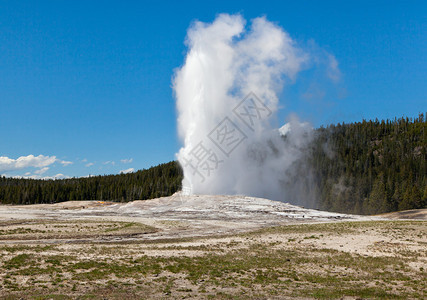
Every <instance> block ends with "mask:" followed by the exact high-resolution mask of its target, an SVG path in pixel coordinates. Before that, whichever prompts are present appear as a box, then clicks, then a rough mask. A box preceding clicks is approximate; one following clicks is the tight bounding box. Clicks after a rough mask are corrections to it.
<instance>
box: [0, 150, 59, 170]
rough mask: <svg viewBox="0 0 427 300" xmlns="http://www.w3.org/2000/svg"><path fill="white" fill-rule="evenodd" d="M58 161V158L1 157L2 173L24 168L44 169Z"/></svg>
mask: <svg viewBox="0 0 427 300" xmlns="http://www.w3.org/2000/svg"><path fill="white" fill-rule="evenodd" d="M56 161H57V159H56V156H44V155H39V156H34V155H32V154H30V155H28V156H21V157H19V158H17V159H13V158H9V157H6V156H0V172H1V171H14V170H20V169H24V168H29V167H34V168H43V167H46V166H49V165H51V164H53V163H55V162H56Z"/></svg>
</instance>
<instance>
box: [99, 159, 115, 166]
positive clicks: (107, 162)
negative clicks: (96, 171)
mask: <svg viewBox="0 0 427 300" xmlns="http://www.w3.org/2000/svg"><path fill="white" fill-rule="evenodd" d="M102 164H103V165H108V164H111V165H113V166H114V165H115V164H116V162H115V161H112V160H108V161H105V162H103V163H102Z"/></svg>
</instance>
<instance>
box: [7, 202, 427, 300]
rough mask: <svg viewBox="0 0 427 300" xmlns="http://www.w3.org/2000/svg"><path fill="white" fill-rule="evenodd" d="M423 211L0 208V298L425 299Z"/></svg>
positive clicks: (230, 205)
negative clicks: (374, 213) (378, 213)
mask: <svg viewBox="0 0 427 300" xmlns="http://www.w3.org/2000/svg"><path fill="white" fill-rule="evenodd" d="M426 215H427V210H417V211H407V212H400V213H394V214H387V215H382V216H376V217H362V216H354V215H344V214H335V213H328V212H321V211H316V210H308V209H304V208H301V207H297V206H292V205H289V204H285V203H280V202H274V201H270V200H266V199H258V198H250V197H243V196H182V195H180V194H176V195H174V196H172V197H166V198H159V199H154V200H148V201H135V202H131V203H127V204H118V203H105V202H98V201H79V202H65V203H59V204H51V205H30V206H0V255H1V259H0V298H8V299H9V298H10V299H15V298H17V299H20V298H23V299H33V298H35V299H67V298H95V299H105V298H107V299H110V298H116V299H123V298H129V299H133V298H142V299H145V298H149V299H158V298H177V299H182V298H197V299H209V298H223V299H229V298H232V299H234V298H237V299H240V298H257V299H263V298H269V299H276V298H277V299H283V298H285V299H286V298H289V299H290V298H301V299H305V298H328V299H329V298H342V297H346V298H349V299H356V298H358V297H359V298H384V299H389V298H402V299H408V298H413V299H417V298H418V299H422V298H426V297H427V295H426V293H425V290H426V281H427V277H426V269H427V236H426V233H427V221H426Z"/></svg>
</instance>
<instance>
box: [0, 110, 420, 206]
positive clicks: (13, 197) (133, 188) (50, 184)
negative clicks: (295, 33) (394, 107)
mask: <svg viewBox="0 0 427 300" xmlns="http://www.w3.org/2000/svg"><path fill="white" fill-rule="evenodd" d="M426 135H427V122H426V119H425V117H424V114H420V115H419V116H418V117H417V118H414V119H412V118H399V119H394V120H383V121H379V120H371V121H366V120H363V121H362V122H357V123H349V124H345V123H342V124H336V125H329V126H327V127H321V128H318V129H316V130H315V135H314V139H313V140H312V142H311V143H310V145H309V147H308V148H307V149H306V151H305V155H304V156H303V158H302V159H301V160H299V161H297V162H296V163H295V165H294V166H293V172H291V173H292V174H293V175H292V176H291V177H290V180H289V181H287V182H284V183H283V184H284V185H286V187H285V190H286V191H289V194H288V195H284V200H286V201H289V202H291V203H299V204H303V205H305V206H308V207H316V208H319V209H323V210H329V211H337V212H345V213H357V214H377V213H384V212H390V211H396V210H405V209H412V208H425V207H427V166H426V161H427V154H426V149H427V136H426ZM284 171H286V170H284ZM182 178H183V172H182V169H181V167H180V166H179V164H178V162H169V163H165V164H161V165H158V166H155V167H152V168H149V169H146V170H140V171H137V172H134V173H129V174H120V175H104V176H92V177H87V178H71V179H60V180H35V179H17V178H6V177H0V203H3V204H34V203H55V202H61V201H69V200H108V201H122V202H125V201H132V200H137V199H141V200H143V199H152V198H157V197H162V196H168V195H171V194H173V193H175V192H176V191H178V190H180V189H181V181H182Z"/></svg>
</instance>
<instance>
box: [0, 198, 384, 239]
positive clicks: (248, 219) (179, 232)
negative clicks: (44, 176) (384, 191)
mask: <svg viewBox="0 0 427 300" xmlns="http://www.w3.org/2000/svg"><path fill="white" fill-rule="evenodd" d="M35 219H38V220H40V219H45V220H61V221H67V220H70V221H71V220H73V221H76V220H80V221H84V220H91V221H94V220H97V221H102V220H105V221H122V222H139V223H143V224H146V225H150V226H154V227H156V228H158V229H159V231H157V232H155V233H148V234H146V233H144V234H141V235H139V236H138V235H133V236H131V237H122V239H164V238H182V237H194V236H204V237H206V236H209V235H218V234H231V233H238V232H245V231H250V230H255V229H259V228H264V227H270V226H277V225H284V224H303V223H317V222H337V221H363V220H365V221H367V220H381V219H383V218H382V217H367V216H357V215H347V214H338V213H330V212H323V211H318V210H312V209H305V208H302V207H299V206H295V205H291V204H288V203H282V202H277V201H271V200H268V199H261V198H252V197H245V196H210V195H193V196H184V195H181V194H179V193H177V194H175V195H173V196H171V197H164V198H158V199H153V200H145V201H133V202H130V203H109V202H100V201H70V202H63V203H57V204H38V205H26V206H8V205H0V221H25V220H35ZM105 238H107V239H108V237H101V239H105ZM27 242H28V241H27ZM0 243H5V241H1V242H0Z"/></svg>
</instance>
